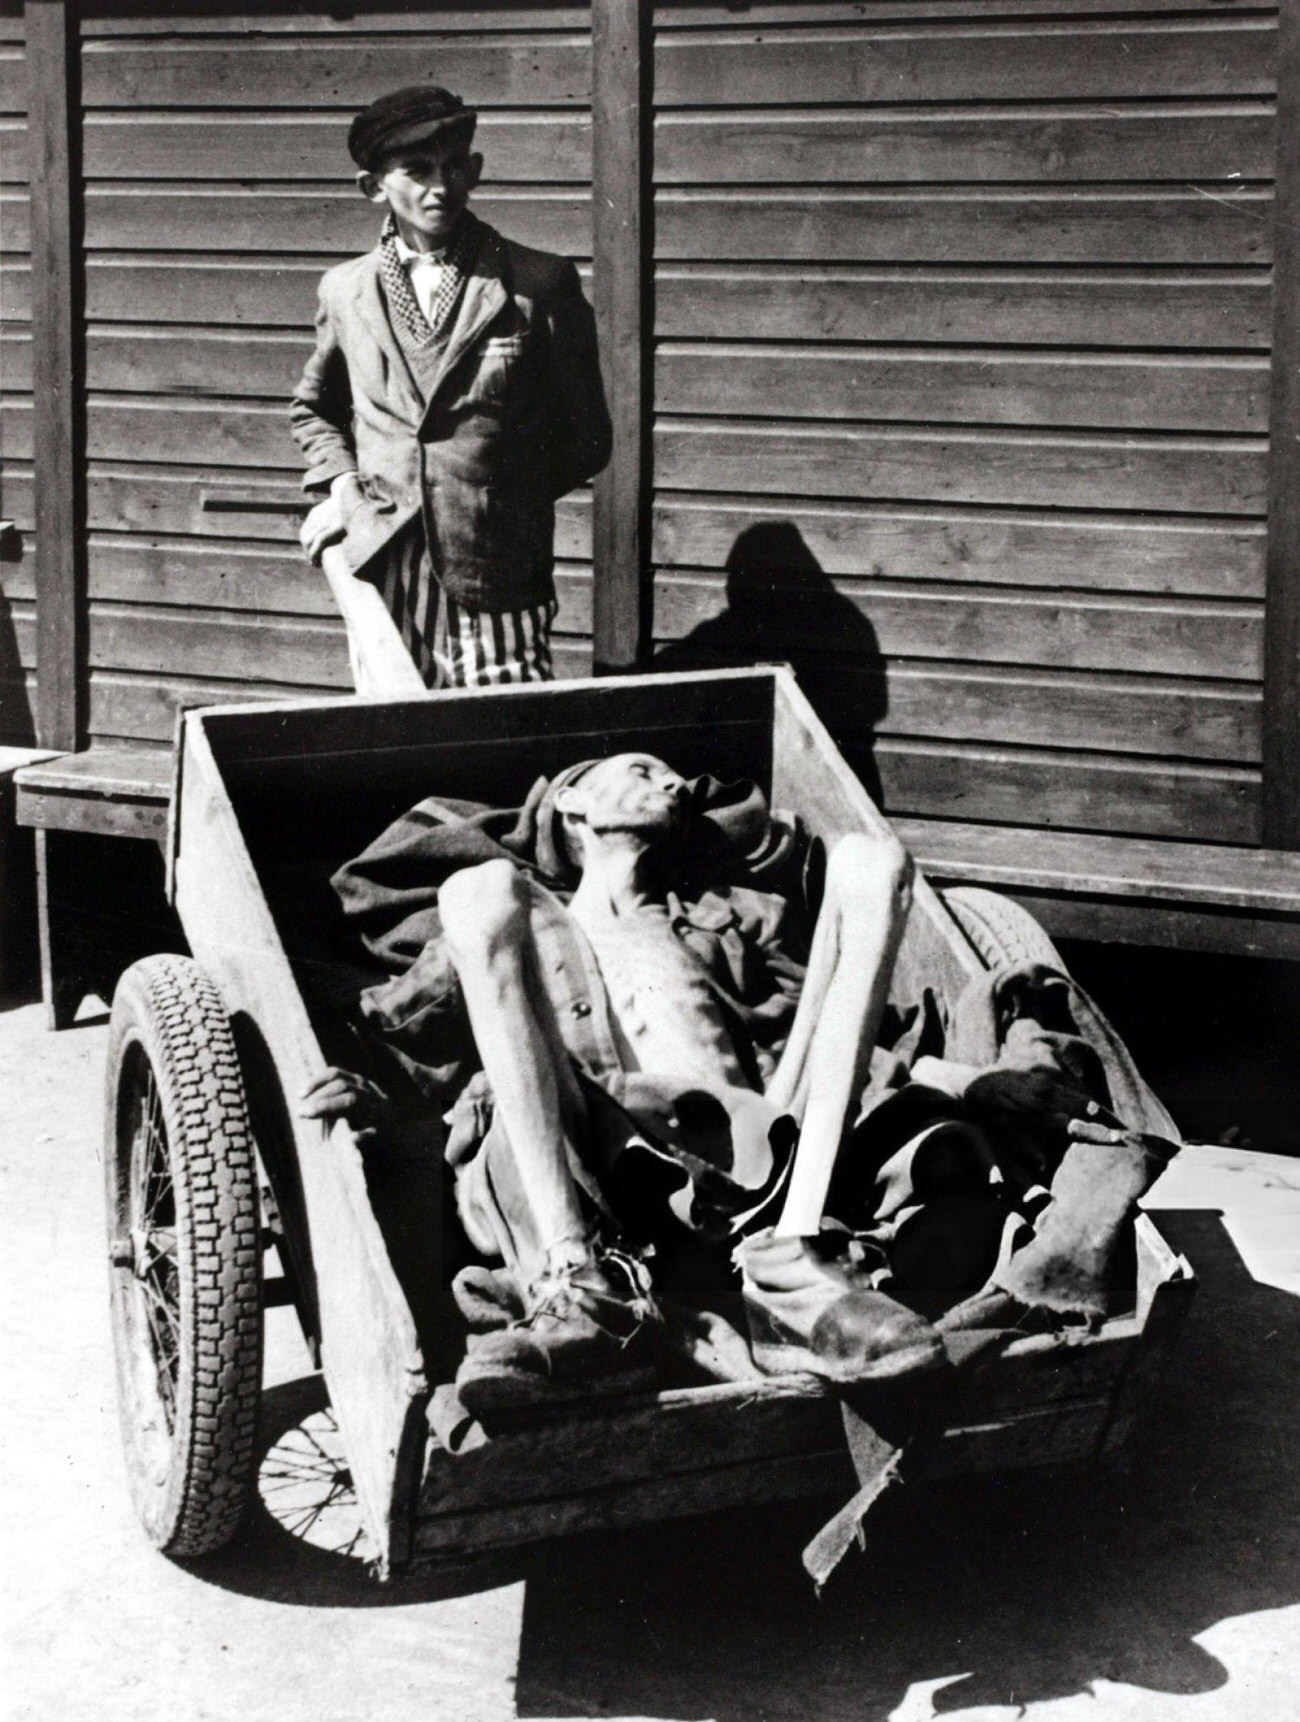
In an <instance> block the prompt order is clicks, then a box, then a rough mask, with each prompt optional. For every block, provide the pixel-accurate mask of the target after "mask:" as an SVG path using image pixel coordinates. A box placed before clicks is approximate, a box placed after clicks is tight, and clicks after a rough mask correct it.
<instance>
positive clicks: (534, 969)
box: [439, 861, 589, 1254]
mask: <svg viewBox="0 0 1300 1722" xmlns="http://www.w3.org/2000/svg"><path fill="white" fill-rule="evenodd" d="M439 908H440V910H441V913H442V923H443V933H444V936H445V938H446V941H447V950H448V953H449V955H450V957H451V960H452V962H453V964H454V965H455V968H456V973H457V975H458V977H459V979H460V984H461V989H462V991H463V993H464V995H465V1004H466V1007H467V1009H468V1011H469V1020H470V1027H471V1028H472V1029H473V1031H474V1040H475V1042H476V1044H477V1046H478V1050H479V1056H480V1057H481V1058H482V1060H483V1068H484V1070H485V1071H486V1073H487V1077H488V1081H489V1082H490V1083H491V1085H492V1095H493V1102H494V1104H495V1107H496V1110H497V1114H498V1116H499V1118H500V1121H501V1124H502V1126H503V1128H504V1130H505V1133H506V1135H507V1137H508V1139H509V1141H510V1144H511V1147H512V1150H513V1152H514V1154H515V1157H516V1161H517V1170H518V1175H519V1182H520V1185H521V1187H522V1191H523V1196H524V1199H525V1201H526V1202H527V1203H528V1206H529V1210H530V1214H531V1218H532V1221H533V1226H534V1227H535V1229H536V1234H537V1236H538V1238H539V1240H540V1242H541V1247H542V1251H543V1254H546V1253H547V1252H549V1251H551V1250H554V1249H555V1248H556V1246H558V1245H562V1244H573V1245H577V1244H579V1243H582V1242H584V1241H585V1240H586V1238H587V1235H588V1231H589V1227H588V1225H587V1222H586V1220H585V1218H584V1216H583V1213H582V1209H581V1206H580V1203H579V1199H578V1192H577V1190H576V1189H575V1187H574V1182H573V1178H572V1176H571V1174H570V1172H569V1168H568V1164H567V1150H566V1142H567V1143H570V1144H571V1143H572V1132H573V1131H574V1130H575V1128H576V1127H577V1125H578V1122H579V1121H580V1120H581V1118H582V1116H583V1103H582V1098H581V1094H580V1093H579V1090H578V1086H577V1083H576V1082H575V1081H574V1078H573V1074H572V1070H571V1068H570V1065H569V1057H568V1053H567V1052H566V1051H565V1047H564V1042H563V1040H562V1038H561V1036H560V1029H559V1024H558V1023H557V1022H556V1020H555V1012H554V1009H553V1008H552V1005H551V1001H550V999H549V997H548V995H547V992H546V988H545V986H544V984H543V982H542V977H541V972H540V969H539V966H538V960H537V948H536V945H535V943H534V941H533V936H532V930H531V927H530V925H529V918H528V885H527V882H526V881H525V879H524V878H523V876H522V875H521V874H520V873H519V872H518V871H517V870H516V869H515V868H514V867H513V866H512V865H511V864H510V862H508V861H487V862H484V863H483V864H482V865H481V866H478V867H467V868H465V869H463V870H462V871H461V872H459V873H455V874H453V875H452V877H451V878H450V879H448V880H447V882H446V884H445V885H444V886H443V887H442V890H441V891H440V893H439Z"/></svg>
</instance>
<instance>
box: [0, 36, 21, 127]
mask: <svg viewBox="0 0 1300 1722" xmlns="http://www.w3.org/2000/svg"><path fill="white" fill-rule="evenodd" d="M26 112H27V55H26V53H25V51H24V49H23V48H22V46H21V44H19V43H16V42H7V41H6V42H5V43H4V44H3V46H0V114H25V113H26Z"/></svg>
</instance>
